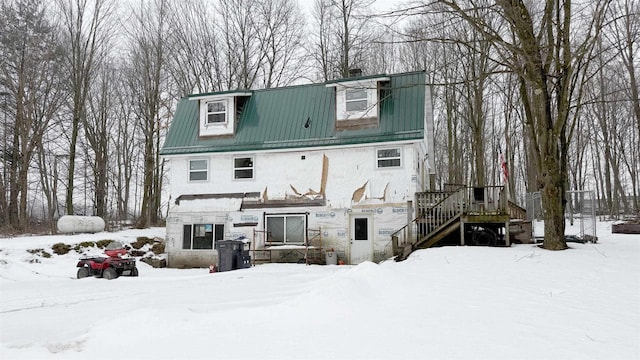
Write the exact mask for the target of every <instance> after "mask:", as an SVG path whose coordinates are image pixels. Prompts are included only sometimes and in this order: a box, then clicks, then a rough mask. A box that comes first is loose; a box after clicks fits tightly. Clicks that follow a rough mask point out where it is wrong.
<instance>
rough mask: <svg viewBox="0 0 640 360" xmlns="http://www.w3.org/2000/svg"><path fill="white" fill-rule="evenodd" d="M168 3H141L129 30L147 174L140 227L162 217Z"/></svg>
mask: <svg viewBox="0 0 640 360" xmlns="http://www.w3.org/2000/svg"><path fill="white" fill-rule="evenodd" d="M168 10H169V7H168V3H167V1H166V0H155V1H150V2H146V3H142V4H141V7H140V8H139V9H137V10H134V12H133V13H134V25H133V28H132V29H131V33H130V37H131V39H130V50H129V51H130V53H129V61H130V64H129V66H128V73H127V79H128V87H129V89H130V91H131V94H132V95H133V96H134V106H133V109H132V110H133V112H134V114H135V116H136V118H137V121H139V130H140V131H142V135H143V138H144V142H143V149H144V150H143V154H144V155H143V158H144V160H143V162H144V175H143V186H142V204H141V207H140V216H139V218H138V220H137V226H138V227H147V226H150V225H154V224H157V223H158V222H159V220H160V213H159V210H160V199H161V193H162V192H161V188H162V176H161V175H162V173H163V172H164V169H163V166H162V164H161V163H160V160H159V159H160V155H159V152H160V151H159V150H160V141H161V138H162V133H161V132H162V131H163V129H165V128H166V127H165V126H163V125H162V122H163V119H166V117H167V116H169V112H168V111H167V108H168V107H169V106H170V105H171V104H170V103H168V101H169V99H168V97H169V96H168V95H167V90H169V89H170V87H169V78H170V77H169V74H168V70H167V53H166V52H167V50H168V47H167V42H168V40H167V39H168V34H167V30H168V24H167V22H166V19H167V15H168V13H167V12H168Z"/></svg>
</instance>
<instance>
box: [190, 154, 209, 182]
mask: <svg viewBox="0 0 640 360" xmlns="http://www.w3.org/2000/svg"><path fill="white" fill-rule="evenodd" d="M208 174H209V161H208V160H206V159H197V160H189V181H206V180H207V177H208Z"/></svg>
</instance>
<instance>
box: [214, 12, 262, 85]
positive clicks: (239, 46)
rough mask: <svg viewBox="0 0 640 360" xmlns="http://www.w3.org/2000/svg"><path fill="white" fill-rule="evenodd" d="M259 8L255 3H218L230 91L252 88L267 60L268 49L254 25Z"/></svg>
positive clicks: (219, 27) (226, 79)
mask: <svg viewBox="0 0 640 360" xmlns="http://www.w3.org/2000/svg"><path fill="white" fill-rule="evenodd" d="M258 4H259V3H258V2H256V1H253V0H221V1H220V2H219V3H218V6H217V10H218V13H219V18H220V24H219V26H218V29H219V31H220V33H221V34H222V37H223V52H224V56H225V66H226V76H225V81H226V86H225V88H226V89H250V88H252V87H253V86H254V85H255V82H256V79H257V77H258V74H259V72H260V68H261V66H262V64H263V61H264V59H265V51H264V48H263V46H264V45H263V44H262V43H261V42H260V39H259V38H258V32H257V28H256V26H255V23H254V12H255V11H257V9H258Z"/></svg>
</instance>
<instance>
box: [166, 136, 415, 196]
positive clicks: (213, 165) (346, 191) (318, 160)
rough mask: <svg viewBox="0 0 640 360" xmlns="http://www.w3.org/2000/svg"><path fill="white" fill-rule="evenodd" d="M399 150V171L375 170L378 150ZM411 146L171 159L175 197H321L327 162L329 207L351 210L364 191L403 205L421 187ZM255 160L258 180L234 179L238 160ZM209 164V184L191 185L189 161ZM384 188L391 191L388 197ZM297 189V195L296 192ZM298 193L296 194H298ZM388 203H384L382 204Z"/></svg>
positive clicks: (171, 188)
mask: <svg viewBox="0 0 640 360" xmlns="http://www.w3.org/2000/svg"><path fill="white" fill-rule="evenodd" d="M388 148H400V149H401V153H402V158H401V166H400V167H393V168H377V161H376V154H377V150H378V149H388ZM419 148H420V146H419V145H417V144H412V143H405V144H381V145H379V146H369V147H345V148H326V149H315V150H298V151H287V152H265V153H243V154H230V153H224V154H206V155H193V156H189V157H172V158H171V175H170V176H171V179H172V181H171V184H170V191H171V196H172V198H174V199H175V198H176V197H178V196H180V195H185V194H213V193H216V194H220V193H245V192H260V193H261V194H262V193H263V192H264V190H265V189H267V197H268V198H269V199H271V200H273V199H284V198H287V197H296V196H299V195H298V194H306V193H310V192H320V191H321V185H322V184H321V183H322V171H323V157H324V156H326V157H327V159H328V168H327V169H328V173H327V182H326V189H325V190H326V191H325V195H326V200H327V202H328V203H329V204H330V206H331V207H335V208H348V207H351V205H352V204H351V203H352V201H351V200H352V197H353V194H354V192H355V191H356V190H357V189H359V188H361V187H362V186H365V184H366V186H365V189H364V190H365V194H364V197H363V198H362V199H361V202H362V201H365V202H366V201H369V202H371V201H374V202H375V201H376V200H378V201H380V202H387V203H389V202H405V201H407V200H411V199H412V198H413V194H414V193H415V191H416V189H417V188H418V187H419V186H420V182H421V180H420V172H419V171H418V164H416V161H417V160H416V152H418V151H419ZM249 156H250V157H253V164H254V169H253V171H254V178H253V179H234V178H233V174H234V161H233V160H234V157H249ZM190 159H207V160H208V176H207V180H206V181H189V170H188V169H189V160H190ZM385 187H386V188H387V192H386V194H385ZM294 189H295V190H294ZM296 191H297V192H298V194H296V193H295V192H296ZM383 198H384V200H382V199H383Z"/></svg>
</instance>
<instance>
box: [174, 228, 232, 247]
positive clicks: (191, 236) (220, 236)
mask: <svg viewBox="0 0 640 360" xmlns="http://www.w3.org/2000/svg"><path fill="white" fill-rule="evenodd" d="M207 226H210V229H211V230H210V231H207ZM197 228H198V229H200V228H203V229H204V231H203V233H202V235H200V236H196V229H197ZM219 229H221V230H222V231H221V232H219V231H218V230H219ZM207 234H211V236H210V237H211V239H207ZM187 235H188V239H187ZM196 237H197V238H203V240H204V241H207V240H208V241H211V247H210V248H209V247H197V248H195V247H194V243H195V242H196V241H202V240H200V239H196ZM220 240H224V224H223V223H197V224H183V225H182V247H181V250H190V251H199V250H205V251H207V250H208V251H212V250H216V249H217V248H218V246H217V243H218V241H220ZM187 245H188V247H187Z"/></svg>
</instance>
